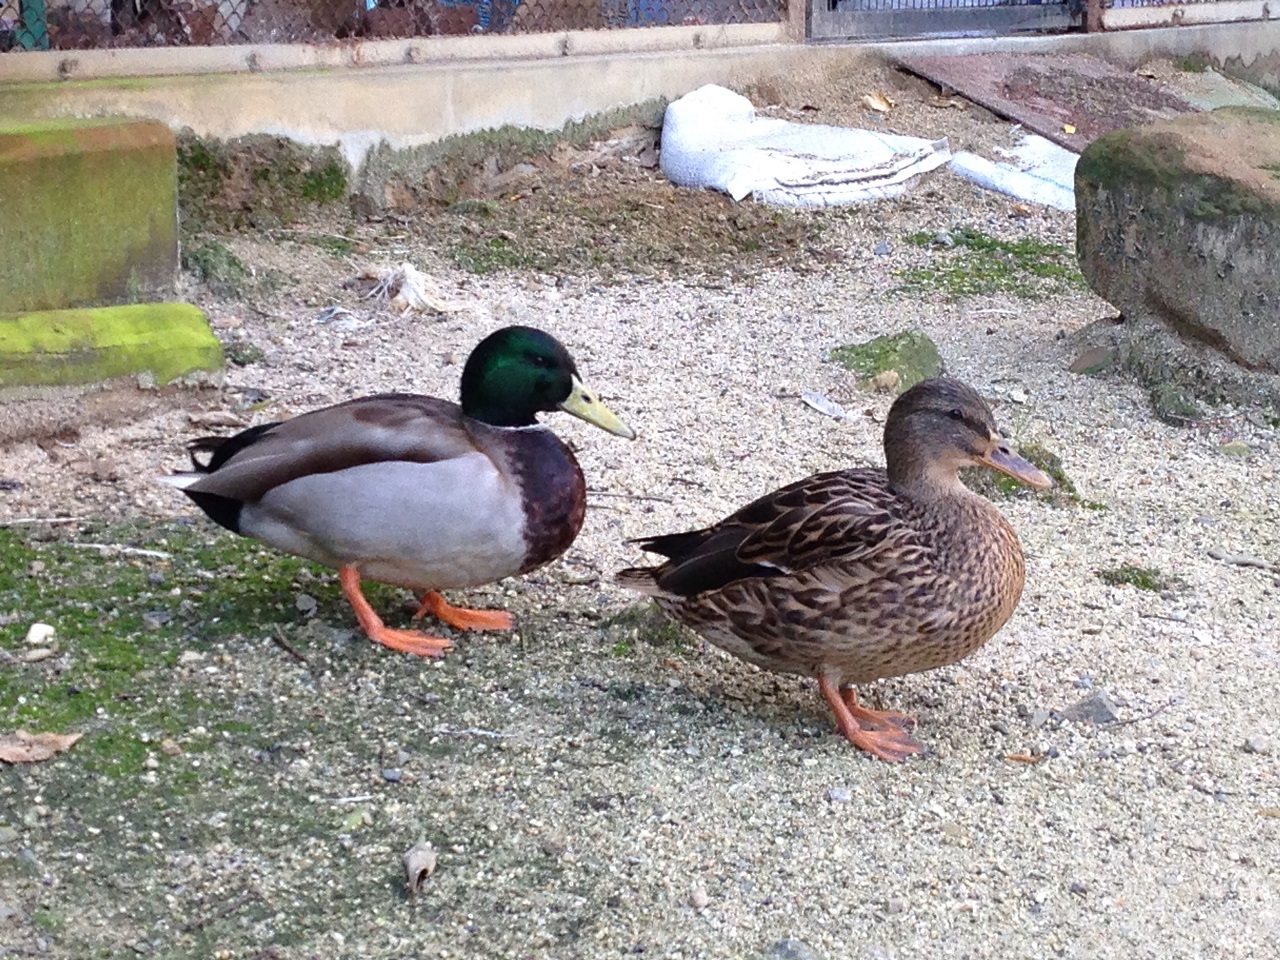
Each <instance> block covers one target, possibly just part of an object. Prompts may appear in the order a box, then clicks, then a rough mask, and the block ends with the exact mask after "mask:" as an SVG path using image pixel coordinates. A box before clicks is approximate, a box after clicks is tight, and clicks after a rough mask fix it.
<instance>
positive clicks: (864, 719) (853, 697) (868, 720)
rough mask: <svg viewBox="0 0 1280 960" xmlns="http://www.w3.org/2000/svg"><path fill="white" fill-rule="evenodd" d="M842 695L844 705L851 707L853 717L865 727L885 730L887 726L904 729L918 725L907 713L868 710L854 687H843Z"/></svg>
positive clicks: (841, 689)
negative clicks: (860, 700)
mask: <svg viewBox="0 0 1280 960" xmlns="http://www.w3.org/2000/svg"><path fill="white" fill-rule="evenodd" d="M840 696H841V697H842V698H843V699H844V705H845V706H846V707H848V708H849V712H850V713H851V714H853V718H854V719H855V720H857V721H858V722H859V723H860V724H861V725H862V726H864V727H870V728H871V729H872V730H884V729H885V728H886V727H888V728H891V729H896V730H902V729H904V728H906V727H914V726H915V725H916V718H915V717H909V716H907V715H906V714H905V713H897V712H895V711H892V710H868V709H867V708H866V707H864V706H861V705H859V703H858V691H857V690H855V689H853V687H841V688H840Z"/></svg>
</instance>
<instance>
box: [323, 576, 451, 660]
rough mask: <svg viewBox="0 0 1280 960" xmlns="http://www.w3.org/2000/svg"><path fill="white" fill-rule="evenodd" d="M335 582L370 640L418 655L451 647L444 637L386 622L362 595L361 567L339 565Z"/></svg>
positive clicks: (427, 654) (429, 654)
mask: <svg viewBox="0 0 1280 960" xmlns="http://www.w3.org/2000/svg"><path fill="white" fill-rule="evenodd" d="M338 582H339V583H341V584H342V595H343V596H344V597H346V598H347V602H348V603H349V604H351V608H352V609H353V610H354V611H355V613H356V620H357V621H359V623H360V628H361V629H362V630H364V632H365V633H367V634H368V635H369V639H370V640H373V641H374V642H376V643H380V644H382V645H383V646H384V647H390V648H391V649H392V650H399V651H400V652H402V653H413V654H417V655H418V656H420V657H438V656H441V655H442V654H443V653H444V652H445V651H446V650H449V649H451V648H452V647H453V644H452V643H450V642H449V641H448V640H446V639H445V638H444V637H433V636H430V635H428V634H425V633H419V632H418V631H416V630H392V629H391V628H390V627H388V626H386V625H385V624H384V623H383V622H382V618H381V617H379V616H378V615H377V613H375V612H374V610H373V607H371V606H369V601H368V600H366V599H365V598H364V593H363V591H361V589H360V571H359V570H357V569H356V568H355V567H339V568H338Z"/></svg>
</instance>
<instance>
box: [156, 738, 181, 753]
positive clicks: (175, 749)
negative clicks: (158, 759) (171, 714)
mask: <svg viewBox="0 0 1280 960" xmlns="http://www.w3.org/2000/svg"><path fill="white" fill-rule="evenodd" d="M160 752H161V753H163V754H164V755H165V756H166V757H176V756H177V755H178V754H180V753H181V752H182V748H181V747H180V746H178V744H177V742H176V741H174V740H161V741H160Z"/></svg>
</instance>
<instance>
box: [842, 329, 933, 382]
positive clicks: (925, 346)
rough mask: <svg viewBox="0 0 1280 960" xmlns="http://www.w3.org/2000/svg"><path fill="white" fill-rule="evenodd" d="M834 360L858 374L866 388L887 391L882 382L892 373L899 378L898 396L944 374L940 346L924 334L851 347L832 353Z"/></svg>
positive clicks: (911, 333)
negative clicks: (882, 378) (921, 382)
mask: <svg viewBox="0 0 1280 960" xmlns="http://www.w3.org/2000/svg"><path fill="white" fill-rule="evenodd" d="M831 359H832V360H834V361H835V362H836V363H838V364H840V365H841V366H842V367H844V368H845V369H846V370H849V371H851V372H852V373H855V374H857V376H858V379H859V382H860V383H861V384H862V386H863V387H864V388H871V387H876V388H877V389H883V387H882V384H883V383H884V381H883V380H881V379H878V378H879V377H880V376H881V375H882V374H885V373H888V372H890V371H892V372H894V373H896V374H897V375H898V380H897V383H896V384H895V386H896V388H897V392H899V393H901V392H902V391H904V390H910V389H911V388H912V387H914V386H915V385H916V384H917V383H919V382H920V381H921V380H927V379H929V378H930V377H936V376H938V375H940V374H941V373H942V372H943V369H944V368H943V363H942V355H941V354H939V353H938V347H937V345H936V344H935V343H934V342H933V341H932V340H930V339H929V338H928V337H926V336H925V335H924V334H923V333H918V332H916V331H915V330H905V331H903V332H902V333H895V334H885V335H883V336H879V337H875V338H874V339H871V340H868V341H866V342H865V343H851V344H848V345H846V346H843V347H836V348H835V349H834V350H832V351H831Z"/></svg>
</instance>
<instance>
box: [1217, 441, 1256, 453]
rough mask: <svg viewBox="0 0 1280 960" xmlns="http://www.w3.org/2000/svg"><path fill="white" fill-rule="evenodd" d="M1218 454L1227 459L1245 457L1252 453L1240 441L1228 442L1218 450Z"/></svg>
mask: <svg viewBox="0 0 1280 960" xmlns="http://www.w3.org/2000/svg"><path fill="white" fill-rule="evenodd" d="M1218 452H1219V453H1221V454H1224V455H1226V456H1228V457H1247V456H1249V454H1251V453H1253V451H1252V450H1251V449H1250V448H1249V445H1248V444H1247V443H1245V442H1243V441H1241V440H1228V441H1227V442H1226V443H1224V444H1223V445H1222V446H1220V447H1219V448H1218Z"/></svg>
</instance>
